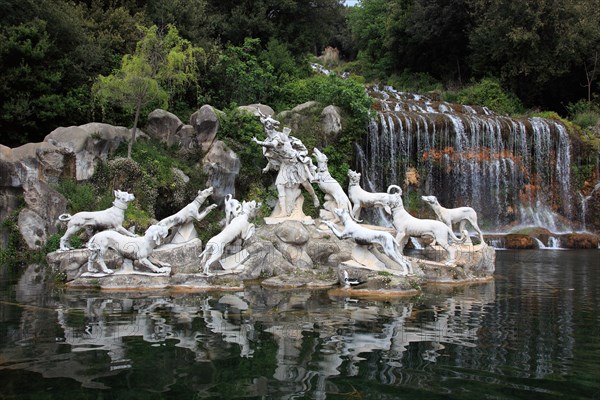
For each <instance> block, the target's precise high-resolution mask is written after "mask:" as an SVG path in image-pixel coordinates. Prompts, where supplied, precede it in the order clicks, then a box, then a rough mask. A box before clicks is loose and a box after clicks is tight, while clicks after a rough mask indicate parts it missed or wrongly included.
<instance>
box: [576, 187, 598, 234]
mask: <svg viewBox="0 0 600 400" xmlns="http://www.w3.org/2000/svg"><path fill="white" fill-rule="evenodd" d="M597 190H600V182H598V183H597V184H596V186H594V189H593V190H592V192H591V193H590V194H589V195H587V196H584V195H583V194H582V193H581V192H578V194H579V201H580V203H581V221H582V225H583V230H584V231H586V230H587V226H586V215H587V203H588V201H589V200H590V199H591V198H592V196H593V195H594V193H595V192H596V191H597Z"/></svg>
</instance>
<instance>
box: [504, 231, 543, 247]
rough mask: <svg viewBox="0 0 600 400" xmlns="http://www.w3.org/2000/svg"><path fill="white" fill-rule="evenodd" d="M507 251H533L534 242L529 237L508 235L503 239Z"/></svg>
mask: <svg viewBox="0 0 600 400" xmlns="http://www.w3.org/2000/svg"><path fill="white" fill-rule="evenodd" d="M504 243H505V246H506V248H507V249H535V248H536V246H535V241H534V239H533V238H532V237H531V236H529V235H524V234H509V235H506V237H505V238H504Z"/></svg>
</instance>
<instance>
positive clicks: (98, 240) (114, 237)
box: [87, 225, 171, 274]
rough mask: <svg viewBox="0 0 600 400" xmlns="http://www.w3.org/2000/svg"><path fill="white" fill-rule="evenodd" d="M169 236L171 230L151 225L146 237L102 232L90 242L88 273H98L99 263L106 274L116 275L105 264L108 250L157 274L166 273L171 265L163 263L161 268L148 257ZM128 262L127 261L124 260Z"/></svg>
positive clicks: (88, 244) (88, 246)
mask: <svg viewBox="0 0 600 400" xmlns="http://www.w3.org/2000/svg"><path fill="white" fill-rule="evenodd" d="M168 234H169V229H167V228H166V227H164V226H160V225H151V226H150V227H149V228H148V229H147V230H146V233H145V234H144V236H136V237H130V236H125V235H121V234H120V233H119V232H115V231H112V230H109V231H102V232H99V233H97V234H95V235H94V236H92V238H91V239H90V240H89V241H88V243H87V248H88V249H89V250H90V251H91V253H90V256H89V257H88V271H90V272H96V271H97V270H96V268H94V263H95V262H98V265H100V269H101V271H102V272H104V273H105V274H112V273H114V271H113V270H111V269H109V268H108V267H107V266H106V263H105V262H104V255H105V254H106V252H107V251H108V249H113V250H115V251H116V252H117V253H119V255H120V256H121V257H122V258H124V259H129V260H131V262H133V261H134V260H138V261H139V262H140V263H141V264H142V265H144V266H146V267H148V268H150V270H151V271H153V272H156V273H166V272H169V271H170V270H171V268H170V265H169V264H166V263H162V264H161V266H160V267H158V266H156V265H154V264H153V263H152V262H150V260H148V257H150V255H152V252H153V251H154V248H155V247H157V246H159V245H160V244H161V242H162V240H163V239H164V238H165V237H167V235H168ZM124 261H126V260H124Z"/></svg>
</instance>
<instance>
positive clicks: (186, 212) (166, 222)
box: [158, 186, 217, 229]
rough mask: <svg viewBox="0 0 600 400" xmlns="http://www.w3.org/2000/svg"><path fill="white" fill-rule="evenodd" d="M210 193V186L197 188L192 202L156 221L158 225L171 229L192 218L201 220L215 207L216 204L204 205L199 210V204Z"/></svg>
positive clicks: (211, 189)
mask: <svg viewBox="0 0 600 400" xmlns="http://www.w3.org/2000/svg"><path fill="white" fill-rule="evenodd" d="M212 194H213V188H212V186H211V187H209V188H207V189H204V190H198V194H197V195H196V198H195V199H194V200H192V202H190V203H189V204H188V205H186V206H185V207H183V208H182V209H181V210H179V211H177V212H176V213H175V214H173V215H171V216H169V217H167V218H164V219H162V220H161V221H160V222H159V223H158V225H160V226H164V227H166V228H167V229H171V228H172V227H174V226H176V225H183V224H186V223H188V222H192V221H194V220H196V221H202V220H203V219H204V218H205V217H206V215H207V214H208V213H209V212H211V211H212V210H214V209H215V208H216V207H217V205H216V204H211V205H210V206H208V207H206V208H205V209H204V210H203V211H202V212H200V206H201V205H202V204H203V203H204V202H205V201H206V199H207V198H208V197H209V196H210V195H212Z"/></svg>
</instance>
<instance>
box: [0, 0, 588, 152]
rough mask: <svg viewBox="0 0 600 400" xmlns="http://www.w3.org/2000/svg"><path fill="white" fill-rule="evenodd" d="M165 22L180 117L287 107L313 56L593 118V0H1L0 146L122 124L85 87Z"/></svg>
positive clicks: (378, 77) (125, 117)
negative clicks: (175, 39) (189, 56)
mask: <svg viewBox="0 0 600 400" xmlns="http://www.w3.org/2000/svg"><path fill="white" fill-rule="evenodd" d="M173 27H175V28H176V31H177V33H178V35H179V38H180V39H181V40H183V41H184V43H186V46H188V47H190V48H192V47H193V51H194V54H195V56H194V58H193V59H194V62H195V63H196V65H195V66H194V68H191V69H189V71H193V74H194V79H188V80H185V82H184V84H180V85H177V87H175V86H173V90H172V91H171V92H169V101H168V108H169V110H170V111H172V112H174V113H175V114H177V115H180V116H181V117H182V118H186V117H187V116H188V115H189V114H190V113H191V112H192V111H194V110H196V109H197V108H198V107H199V106H201V105H202V104H206V103H208V104H211V105H213V106H215V107H217V108H227V107H231V106H232V105H235V104H238V105H241V104H247V103H258V102H261V103H266V104H270V105H273V106H274V107H275V108H277V107H284V106H287V105H288V100H289V99H292V98H295V99H297V98H299V97H301V96H299V95H298V93H294V95H293V96H292V95H290V92H291V91H296V92H297V91H300V90H303V89H302V88H303V85H302V84H299V83H298V82H302V81H303V80H305V79H307V78H308V77H309V76H310V75H311V73H312V72H311V69H310V67H309V61H311V60H312V61H316V57H321V58H320V62H321V63H322V64H325V65H326V66H328V67H329V68H331V69H333V70H336V71H339V72H341V71H349V72H350V74H351V76H354V77H357V79H358V81H360V82H361V83H373V82H378V83H383V84H392V85H394V86H396V87H399V88H402V89H406V90H417V91H419V90H420V91H438V92H440V93H445V95H446V98H448V99H450V100H457V101H460V100H461V98H460V96H459V95H457V94H460V93H461V91H462V93H465V92H464V91H465V90H467V89H468V88H478V90H484V91H485V88H486V87H488V88H489V87H490V86H489V85H490V82H492V83H493V85H497V86H499V87H500V88H501V90H502V91H503V92H504V93H505V94H507V96H508V97H507V98H509V99H512V100H511V101H512V104H513V105H515V106H514V107H509V108H508V110H509V112H524V111H525V110H536V109H537V110H549V111H555V112H557V113H558V114H560V115H561V116H563V117H567V118H574V117H575V116H577V115H588V116H589V115H592V116H595V117H597V115H598V102H599V99H598V93H599V89H600V87H599V85H598V72H599V71H598V70H599V69H600V65H599V64H600V54H599V53H600V0H570V1H567V2H565V1H560V0H536V1H512V0H395V1H391V0H363V1H361V2H359V3H358V5H357V6H356V7H346V6H345V5H344V4H343V2H342V1H338V0H312V1H301V0H283V1H274V0H236V1H230V0H169V1H164V0H149V1H135V0H87V1H66V0H36V1H33V0H3V1H2V2H0V133H1V139H0V141H1V142H2V143H3V144H5V145H8V146H11V147H14V146H17V145H19V144H23V143H26V142H35V141H40V140H42V138H43V137H44V136H45V135H46V134H48V133H49V132H50V131H52V130H53V129H55V128H56V127H58V126H69V125H79V124H83V123H87V122H90V121H104V122H109V123H118V124H122V125H126V126H131V125H132V116H131V113H130V112H129V111H128V110H126V109H125V108H123V107H119V106H118V104H117V105H115V106H112V107H108V108H107V107H105V106H103V105H102V104H100V102H99V101H98V98H97V96H94V95H93V91H92V88H93V86H94V84H95V83H96V82H97V81H98V78H99V76H108V75H110V74H111V73H113V72H114V71H117V70H119V68H122V66H123V64H122V61H123V59H124V56H126V55H130V54H134V53H135V51H136V46H137V45H138V43H139V42H140V40H142V38H143V37H144V34H145V33H147V32H148V29H150V28H156V32H158V33H159V35H160V34H161V33H164V34H165V35H166V33H167V32H168V31H169V29H172V28H173ZM182 82H183V81H182ZM482 82H483V83H485V84H484V85H482ZM486 85H487V86H486ZM482 87H483V89H482ZM472 90H475V89H472ZM452 93H454V94H455V97H454V98H452ZM483 96H484V97H485V93H483ZM473 97H476V96H471V98H473ZM142 115H144V114H143V113H142ZM146 115H147V114H146ZM594 121H595V120H592V121H591V122H590V121H589V120H588V121H587V122H586V123H593V122H594Z"/></svg>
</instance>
